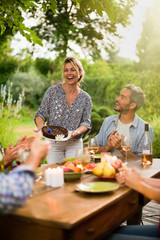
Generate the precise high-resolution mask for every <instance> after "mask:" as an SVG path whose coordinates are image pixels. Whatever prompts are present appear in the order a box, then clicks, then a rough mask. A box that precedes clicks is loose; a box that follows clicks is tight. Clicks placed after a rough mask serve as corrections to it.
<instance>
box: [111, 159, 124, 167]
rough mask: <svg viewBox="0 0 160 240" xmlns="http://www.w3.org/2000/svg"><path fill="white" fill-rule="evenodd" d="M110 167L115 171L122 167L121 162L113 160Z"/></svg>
mask: <svg viewBox="0 0 160 240" xmlns="http://www.w3.org/2000/svg"><path fill="white" fill-rule="evenodd" d="M111 165H112V167H114V168H115V169H118V168H120V167H121V166H122V161H121V160H120V159H118V158H117V159H114V160H113V162H112V163H111Z"/></svg>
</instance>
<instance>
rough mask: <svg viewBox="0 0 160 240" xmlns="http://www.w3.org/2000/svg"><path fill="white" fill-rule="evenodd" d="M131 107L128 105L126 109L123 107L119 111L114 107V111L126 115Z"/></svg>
mask: <svg viewBox="0 0 160 240" xmlns="http://www.w3.org/2000/svg"><path fill="white" fill-rule="evenodd" d="M129 107H130V104H128V105H126V108H121V107H120V108H119V109H116V108H115V107H114V110H115V111H116V112H119V113H124V114H126V113H128V112H129Z"/></svg>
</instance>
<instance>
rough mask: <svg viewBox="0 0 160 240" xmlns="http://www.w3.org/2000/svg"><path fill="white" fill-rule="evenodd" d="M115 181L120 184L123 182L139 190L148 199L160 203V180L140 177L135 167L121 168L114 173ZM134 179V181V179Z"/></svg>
mask: <svg viewBox="0 0 160 240" xmlns="http://www.w3.org/2000/svg"><path fill="white" fill-rule="evenodd" d="M116 178H117V181H118V182H119V183H120V184H125V185H126V186H128V187H131V188H133V189H134V190H136V191H138V192H140V193H141V194H143V195H144V196H146V197H147V198H149V199H152V200H155V201H157V202H159V203H160V180H159V179H146V178H143V177H141V175H140V173H139V172H138V171H137V170H136V169H133V168H132V169H128V168H126V169H122V170H121V171H120V173H119V174H117V175H116ZM135 179H136V181H135Z"/></svg>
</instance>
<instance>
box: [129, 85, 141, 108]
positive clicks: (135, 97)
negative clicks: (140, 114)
mask: <svg viewBox="0 0 160 240" xmlns="http://www.w3.org/2000/svg"><path fill="white" fill-rule="evenodd" d="M125 88H127V89H129V90H131V96H130V99H131V103H132V102H135V103H136V108H135V111H137V110H138V109H139V108H140V107H142V106H143V104H144V103H145V94H144V92H143V91H142V89H141V88H140V87H137V86H135V85H134V84H127V85H126V86H125Z"/></svg>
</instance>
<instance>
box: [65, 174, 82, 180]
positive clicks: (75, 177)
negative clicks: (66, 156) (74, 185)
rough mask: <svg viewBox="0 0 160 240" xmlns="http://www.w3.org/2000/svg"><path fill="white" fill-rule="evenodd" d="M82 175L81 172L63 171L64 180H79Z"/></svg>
mask: <svg viewBox="0 0 160 240" xmlns="http://www.w3.org/2000/svg"><path fill="white" fill-rule="evenodd" d="M81 176H82V172H64V180H65V181H75V180H79V179H80V178H81Z"/></svg>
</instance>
